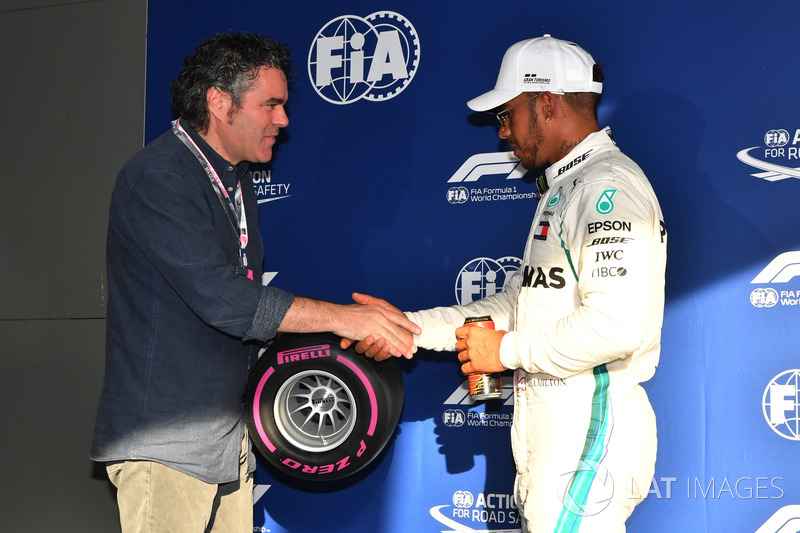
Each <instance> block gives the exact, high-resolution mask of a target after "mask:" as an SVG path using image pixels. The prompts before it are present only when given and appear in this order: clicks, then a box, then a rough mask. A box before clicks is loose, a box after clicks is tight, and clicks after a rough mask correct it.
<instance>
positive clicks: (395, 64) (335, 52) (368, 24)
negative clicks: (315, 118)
mask: <svg viewBox="0 0 800 533" xmlns="http://www.w3.org/2000/svg"><path fill="white" fill-rule="evenodd" d="M419 57H420V46H419V38H418V36H417V31H416V30H415V29H414V26H412V24H411V22H409V21H408V20H407V19H406V18H405V17H403V16H402V15H400V14H399V13H394V12H392V11H378V12H376V13H372V14H371V15H368V16H367V17H365V18H362V17H359V16H356V15H343V16H341V17H338V18H335V19H333V20H331V21H330V22H328V23H327V24H326V25H325V26H324V27H323V28H322V29H321V30H319V32H318V33H317V35H316V37H315V38H314V42H313V43H311V49H310V50H309V52H308V76H309V78H310V79H311V84H312V85H313V86H314V89H315V90H316V91H317V93H318V94H319V95H320V96H321V97H322V98H323V99H325V100H327V101H328V102H330V103H332V104H339V105H343V104H351V103H353V102H356V101H358V100H360V99H362V98H364V99H366V100H372V101H381V100H388V99H390V98H394V97H395V96H397V95H398V94H400V93H401V92H402V91H403V90H404V89H405V88H406V87H408V84H409V83H411V80H412V79H413V78H414V74H415V73H416V72H417V69H418V68H419Z"/></svg>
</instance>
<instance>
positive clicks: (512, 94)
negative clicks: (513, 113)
mask: <svg viewBox="0 0 800 533" xmlns="http://www.w3.org/2000/svg"><path fill="white" fill-rule="evenodd" d="M521 94H522V91H503V90H499V89H492V90H491V91H489V92H487V93H483V94H482V95H480V96H476V97H475V98H473V99H472V100H470V101H469V102H467V106H468V107H469V108H470V109H472V110H473V111H479V112H483V111H490V110H492V109H495V108H498V107H500V106H501V105H503V104H505V103H506V102H508V101H510V100H513V99H514V98H516V97H517V96H519V95H521Z"/></svg>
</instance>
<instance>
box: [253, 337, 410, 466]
mask: <svg viewBox="0 0 800 533" xmlns="http://www.w3.org/2000/svg"><path fill="white" fill-rule="evenodd" d="M403 398H404V389H403V377H402V374H401V372H400V368H399V365H398V364H397V361H395V360H394V359H389V360H386V361H382V362H375V361H374V360H372V359H368V358H366V357H364V356H363V355H359V354H357V353H356V352H355V351H354V350H342V349H341V348H340V346H339V338H338V337H335V336H333V335H330V334H324V333H320V334H317V333H315V334H302V335H300V334H297V335H282V336H280V337H279V338H278V339H276V340H275V342H273V343H272V345H270V346H269V348H267V349H266V350H265V351H264V352H263V353H262V355H261V358H260V359H259V361H258V363H257V364H256V366H255V368H254V369H253V372H252V374H251V375H250V379H249V382H248V385H247V389H246V392H245V411H246V418H247V425H248V431H249V432H250V437H251V439H252V440H253V442H254V443H255V445H256V448H257V449H258V451H259V452H260V453H261V455H263V456H264V458H265V459H266V460H267V461H268V462H269V463H270V464H271V465H273V466H274V467H275V468H277V469H278V470H279V471H281V472H283V473H285V474H287V475H289V476H291V477H294V478H298V479H303V480H319V481H327V480H335V479H341V478H344V477H347V476H350V475H352V474H354V473H356V472H358V471H359V470H361V469H362V468H364V467H365V466H367V465H368V464H369V463H370V462H371V461H372V460H373V459H375V457H377V456H378V454H379V453H380V452H381V450H383V448H384V446H385V445H386V443H387V442H388V440H389V438H390V437H391V436H392V434H393V433H394V430H395V428H396V427H397V421H398V419H399V418H400V411H401V410H402V407H403Z"/></svg>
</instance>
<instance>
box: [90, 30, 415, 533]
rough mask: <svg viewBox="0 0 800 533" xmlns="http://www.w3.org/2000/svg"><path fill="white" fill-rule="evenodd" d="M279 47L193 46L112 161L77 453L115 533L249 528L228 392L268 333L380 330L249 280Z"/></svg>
mask: <svg viewBox="0 0 800 533" xmlns="http://www.w3.org/2000/svg"><path fill="white" fill-rule="evenodd" d="M291 76H292V64H291V61H290V59H289V50H288V48H287V47H286V46H285V45H283V44H281V43H278V42H275V41H273V40H271V39H268V38H265V37H263V36H260V35H255V34H222V35H217V36H214V37H212V38H210V39H208V40H206V41H205V42H203V43H202V44H200V46H198V48H197V49H196V50H195V52H194V54H193V55H192V56H190V57H189V58H187V59H186V61H185V65H184V70H183V72H181V74H180V75H179V76H178V79H177V80H176V81H175V82H174V83H173V85H172V87H171V93H172V102H173V107H174V108H175V111H176V112H177V113H178V116H179V118H178V119H177V120H176V121H175V122H174V123H173V127H172V129H171V130H169V131H167V132H165V133H164V134H163V135H162V136H160V137H159V138H158V139H156V140H154V141H153V142H152V143H150V144H149V145H147V146H146V147H145V148H143V149H142V150H141V151H140V152H139V153H138V154H136V155H135V156H134V157H133V158H132V159H131V160H130V161H129V162H128V163H127V164H126V165H125V166H124V167H123V169H122V170H121V172H120V174H119V176H118V178H117V182H116V186H115V188H114V192H113V195H112V200H111V208H110V212H109V227H108V238H107V268H108V283H109V304H108V316H107V338H106V369H105V379H104V384H103V390H102V394H101V399H100V406H99V409H98V414H97V421H96V425H95V432H94V440H93V443H92V450H91V457H92V459H93V460H95V461H101V462H103V463H105V464H106V467H107V471H108V475H109V478H110V479H111V481H112V483H113V484H114V486H115V487H117V501H118V505H119V510H120V522H121V524H122V530H123V532H124V533H128V532H140V531H164V532H169V533H179V532H182V531H186V532H198V531H223V532H232V531H236V532H249V531H252V524H253V508H252V506H253V505H252V472H253V471H254V470H255V460H254V457H253V454H252V452H251V449H250V444H249V440H248V437H247V431H246V427H245V423H244V409H243V405H242V396H243V392H244V387H245V384H246V382H247V378H248V374H249V371H250V369H251V368H252V367H253V364H254V363H255V362H256V359H257V355H258V349H259V347H260V345H261V344H262V343H263V342H264V341H267V340H269V339H271V338H274V337H275V335H276V334H277V333H278V332H318V331H331V332H334V333H336V334H339V335H342V336H347V337H349V338H354V339H363V338H365V337H367V336H370V335H374V336H376V337H381V338H385V339H387V340H388V342H389V343H390V344H391V345H392V351H393V354H394V355H407V356H410V354H411V353H412V352H413V350H414V346H413V343H412V342H411V341H410V339H408V335H409V334H410V332H414V333H419V331H420V330H419V328H417V327H416V326H415V325H414V324H413V323H411V322H410V321H409V320H408V319H406V318H405V316H403V315H402V314H400V313H397V312H393V311H392V310H390V309H387V306H384V305H380V304H377V305H372V306H366V307H365V306H359V305H336V304H332V303H329V302H324V301H320V300H314V299H311V298H303V297H299V296H295V295H293V294H290V293H288V292H285V291H282V290H280V289H278V288H274V287H268V286H263V285H262V284H261V283H260V279H261V275H262V272H261V268H262V266H261V265H262V260H263V254H264V248H263V245H262V243H261V236H260V233H259V228H258V205H257V201H256V196H255V191H254V189H253V185H252V181H251V178H250V174H249V171H248V162H259V163H263V162H267V161H269V160H270V159H271V158H272V154H273V147H274V145H275V143H276V140H277V136H278V133H279V131H280V129H281V128H284V127H286V126H287V125H288V123H289V119H288V117H287V114H286V103H287V100H288V84H287V80H288V79H289V78H290V77H291Z"/></svg>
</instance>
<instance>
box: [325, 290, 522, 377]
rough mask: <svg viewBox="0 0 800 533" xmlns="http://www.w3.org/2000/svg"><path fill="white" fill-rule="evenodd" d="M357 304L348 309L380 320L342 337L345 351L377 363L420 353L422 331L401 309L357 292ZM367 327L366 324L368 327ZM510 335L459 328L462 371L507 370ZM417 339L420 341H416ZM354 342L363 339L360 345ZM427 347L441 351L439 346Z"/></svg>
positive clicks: (355, 300) (502, 332)
mask: <svg viewBox="0 0 800 533" xmlns="http://www.w3.org/2000/svg"><path fill="white" fill-rule="evenodd" d="M353 301H354V302H356V304H355V305H349V306H345V307H346V308H347V309H350V310H351V311H353V312H355V313H362V314H363V313H371V314H373V315H375V317H376V318H377V319H376V320H374V321H370V322H369V326H367V327H364V328H356V329H360V331H359V332H358V333H353V334H344V335H342V334H340V336H341V337H342V340H341V343H340V344H341V347H342V349H345V350H346V349H348V348H349V347H351V346H352V347H353V349H354V350H355V351H356V352H357V353H360V354H363V355H365V356H367V357H369V358H372V359H375V360H376V361H382V360H384V359H387V358H389V357H400V356H402V357H405V358H407V359H411V358H412V357H414V354H415V353H416V352H417V348H418V346H417V344H416V342H419V341H420V337H419V336H420V335H421V334H422V328H420V327H419V326H418V325H417V324H415V323H414V322H411V321H410V320H409V319H408V317H406V315H405V314H404V313H403V312H402V311H400V310H399V309H398V308H397V307H395V306H393V305H391V304H390V303H389V302H387V301H386V300H383V299H381V298H375V297H374V296H370V295H367V294H360V293H353ZM365 325H366V324H365ZM506 333H508V332H507V331H502V330H497V331H496V330H493V329H487V328H474V327H469V326H461V327H458V328H456V329H455V337H456V344H455V348H456V350H457V351H458V360H459V362H460V363H461V372H462V373H464V374H470V373H472V372H502V371H503V370H505V369H506V367H504V366H503V365H502V364H501V363H500V343H501V342H502V340H503V337H504V336H505V335H506ZM415 336H416V339H415ZM354 339H361V340H359V341H357V342H356V340H354ZM415 341H416V342H415ZM421 347H423V348H430V349H441V348H440V347H437V346H425V345H423V346H421Z"/></svg>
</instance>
